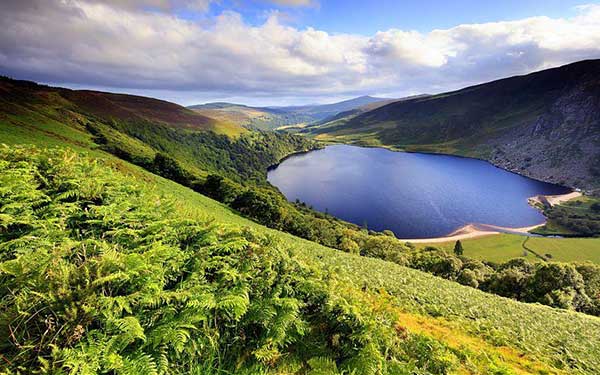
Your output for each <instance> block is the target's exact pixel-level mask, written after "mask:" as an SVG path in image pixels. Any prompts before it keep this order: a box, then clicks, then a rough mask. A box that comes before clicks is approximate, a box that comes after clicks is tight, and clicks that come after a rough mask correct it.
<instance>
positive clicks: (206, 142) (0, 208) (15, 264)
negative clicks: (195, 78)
mask: <svg viewBox="0 0 600 375" xmlns="http://www.w3.org/2000/svg"><path fill="white" fill-rule="evenodd" d="M1 83H2V86H1V87H2V91H0V100H2V105H3V106H2V111H0V143H3V144H5V145H6V146H2V147H1V148H0V170H1V171H2V173H1V174H0V291H1V293H2V296H1V298H0V300H1V301H2V302H0V337H2V340H1V341H0V354H1V357H0V372H12V373H31V372H33V371H34V370H39V371H38V372H47V373H116V374H134V373H139V374H148V373H157V374H163V373H165V374H167V373H197V374H211V373H214V374H231V373H241V374H244V373H246V374H261V373H263V374H268V373H272V374H350V373H355V374H447V373H448V374H450V373H461V374H464V373H467V374H478V373H496V374H527V373H534V374H562V373H589V374H593V373H597V372H598V371H600V362H599V360H598V358H600V340H598V337H600V335H599V334H600V319H598V318H597V317H594V316H592V315H586V314H582V313H578V312H575V311H573V310H575V309H576V310H579V311H585V312H587V313H588V314H596V315H597V314H598V311H597V310H598V308H599V307H600V282H598V280H597V278H598V277H597V275H599V274H600V273H599V272H597V271H598V270H597V269H596V268H594V266H593V265H591V264H577V265H567V264H561V263H556V264H550V263H548V264H546V263H543V264H541V265H534V266H530V265H528V264H526V263H518V264H515V263H507V264H504V265H499V266H494V265H488V264H484V263H482V262H477V261H475V260H473V259H470V258H465V257H459V256H454V255H451V254H447V253H446V252H444V251H443V250H439V249H426V250H420V249H413V248H410V247H408V246H405V245H403V244H401V243H400V242H399V241H398V240H396V239H395V238H393V237H392V236H390V235H389V234H382V233H374V232H369V231H366V230H362V229H361V228H358V227H356V226H352V225H350V224H347V223H343V222H341V221H339V220H336V219H334V218H332V217H329V216H327V215H320V214H317V213H315V212H313V211H312V210H310V209H308V208H306V207H304V206H303V205H302V204H300V203H298V204H291V203H287V202H285V200H284V199H283V198H282V197H281V195H280V194H279V193H277V192H276V191H275V190H274V189H272V188H270V187H268V186H267V185H265V181H264V175H265V171H266V168H267V166H268V165H270V164H273V163H275V162H277V161H278V160H279V159H280V158H281V157H283V156H285V155H287V154H289V153H292V152H296V151H301V150H305V149H308V148H311V147H315V145H314V144H313V143H312V142H310V141H307V140H305V139H303V138H300V137H297V136H292V135H284V134H276V133H262V132H247V133H243V134H242V133H240V134H237V135H229V136H228V135H224V134H218V130H216V129H214V128H211V126H213V125H210V124H212V123H210V122H209V123H208V124H209V125H207V124H206V123H203V125H202V127H201V126H200V122H198V123H196V122H194V121H200V120H198V119H196V118H195V117H193V116H196V115H195V114H190V113H188V112H187V111H185V110H182V109H181V107H179V106H175V105H166V104H165V105H163V106H158V107H157V108H153V107H152V106H153V105H154V104H152V103H154V102H152V99H148V98H138V97H133V98H123V97H119V99H118V100H117V99H115V98H114V97H113V96H112V94H104V93H95V94H94V95H98V96H100V97H106V98H108V99H107V100H109V99H110V100H109V101H110V103H113V104H115V103H116V104H119V107H122V108H126V109H127V110H128V111H130V112H131V111H132V112H133V113H134V114H133V115H131V114H129V112H127V111H125V110H120V109H119V110H116V109H115V110H112V109H111V110H110V111H109V110H107V109H106V108H105V107H104V106H95V103H97V102H96V101H91V102H90V103H87V102H85V101H84V100H83V99H81V98H79V97H78V93H79V92H77V91H75V92H71V91H70V90H64V89H57V88H48V87H45V86H38V85H35V84H32V83H26V82H17V81H11V80H2V82H1ZM82 95H83V96H84V97H87V96H88V93H87V92H84V93H83V94H82ZM74 97H75V98H74ZM132 101H133V103H140V102H141V103H145V104H142V106H143V107H145V106H146V105H147V106H148V108H145V109H141V108H140V111H141V112H140V113H141V114H136V112H137V111H136V110H135V109H133V107H131V106H132V105H133V104H131V103H132ZM82 103H84V104H82ZM85 103H87V104H85ZM101 103H104V102H103V101H101ZM116 104H115V105H116ZM157 105H158V104H157ZM90 106H91V107H90ZM173 106H174V107H173ZM110 108H113V107H112V105H111V106H110ZM161 109H162V110H161ZM122 111H125V112H122ZM157 111H158V112H160V113H157ZM181 111H183V112H181ZM172 112H174V113H172ZM150 113H151V114H152V115H150ZM177 113H179V114H177ZM181 113H183V114H184V115H182V116H192V117H191V118H193V119H194V120H191V119H190V118H188V117H185V118H186V120H185V121H183V120H180V115H181ZM202 119H204V118H202ZM202 121H205V120H202ZM190 123H191V124H192V125H193V126H192V125H190ZM186 124H187V125H186ZM215 126H216V125H215ZM18 145H35V146H36V147H37V148H36V147H32V146H25V147H21V146H18ZM47 147H51V148H54V147H59V149H52V150H48V149H46V148H47ZM84 154H85V155H84ZM159 175H161V176H164V177H166V178H163V177H160V176H159ZM177 182H180V183H177ZM208 182H211V183H212V184H209V183H208ZM184 185H187V186H184ZM209 188H210V189H209ZM194 190H197V191H202V192H205V193H206V194H212V195H214V196H216V197H218V198H219V199H222V200H223V201H224V202H225V204H222V203H219V202H217V201H215V200H212V199H210V198H208V197H206V196H205V195H202V194H199V193H198V192H197V191H194ZM232 195H233V196H232ZM265 202H266V203H268V204H265ZM241 214H244V215H246V216H247V217H249V218H252V219H253V220H249V219H248V218H244V217H242V216H241ZM261 223H262V224H265V225H266V226H265V225H261ZM267 226H271V227H272V228H267ZM280 230H285V231H288V232H291V233H295V234H297V235H298V236H302V237H305V238H308V239H311V240H312V241H309V240H306V239H303V238H299V237H296V236H294V235H292V234H289V233H284V232H283V231H280ZM317 242H320V243H321V244H326V245H328V246H327V247H326V246H322V245H320V244H319V243H317ZM465 247H467V246H465ZM334 248H335V249H334ZM340 250H343V251H340ZM467 251H468V250H467ZM375 258H379V259H375ZM403 265H406V266H410V267H411V268H408V267H405V266H403ZM492 266H493V267H496V268H493V267H492ZM415 268H416V269H415ZM525 271H526V272H527V273H525ZM426 272H427V273H426ZM431 274H434V275H438V276H434V275H431ZM514 275H517V276H519V277H522V278H521V279H519V280H520V282H521V286H522V287H523V290H522V293H523V294H522V295H517V294H514V295H510V297H512V298H514V299H521V300H526V301H529V302H539V303H544V304H547V305H551V306H555V307H561V308H562V309H558V308H554V307H548V306H542V305H540V304H536V303H529V304H525V303H521V302H517V301H515V300H514V299H507V298H503V297H500V296H496V295H493V294H488V293H485V292H483V291H481V290H477V289H476V288H477V287H479V288H480V289H483V290H489V291H491V292H493V293H496V294H501V295H507V294H506V293H504V291H503V288H506V286H507V285H513V284H510V283H512V282H513V276H514ZM444 278H447V279H449V280H444ZM460 283H463V284H466V285H470V286H466V285H465V286H463V285H460ZM509 291H513V288H510V289H509Z"/></svg>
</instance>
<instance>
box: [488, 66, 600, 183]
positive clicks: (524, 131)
mask: <svg viewBox="0 0 600 375" xmlns="http://www.w3.org/2000/svg"><path fill="white" fill-rule="evenodd" d="M486 146H488V147H489V146H491V149H492V151H491V154H490V155H489V160H490V161H491V162H492V163H494V164H495V165H497V166H499V167H501V168H504V169H508V170H511V171H514V172H517V173H520V174H523V175H526V176H529V177H533V178H536V179H539V180H544V181H548V182H553V183H559V184H562V185H567V186H571V187H575V188H581V189H583V190H587V191H588V192H592V193H595V194H598V193H600V78H599V79H598V80H596V81H592V82H586V83H585V84H584V85H578V86H576V87H574V88H571V89H569V90H566V91H565V92H564V93H563V94H562V95H561V96H560V97H559V98H558V99H557V100H555V101H554V103H552V104H551V106H550V108H549V110H548V111H547V112H545V113H544V114H542V115H540V116H538V117H537V118H536V119H535V120H534V121H532V122H530V123H524V124H522V125H521V126H517V127H514V128H513V129H512V130H511V131H509V132H507V133H506V134H504V135H502V136H501V137H499V138H497V139H493V140H491V141H489V142H488V144H487V145H486Z"/></svg>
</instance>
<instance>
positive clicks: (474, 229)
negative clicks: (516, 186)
mask: <svg viewBox="0 0 600 375" xmlns="http://www.w3.org/2000/svg"><path fill="white" fill-rule="evenodd" d="M581 195H582V194H581V193H580V192H578V191H574V192H571V193H567V194H561V195H537V196H535V197H531V198H529V203H530V204H531V205H535V203H540V204H548V205H550V206H554V205H557V204H560V203H564V202H567V201H570V200H571V199H575V198H578V197H580V196H581ZM544 224H545V222H544V223H540V224H537V225H531V226H528V227H521V228H510V227H501V226H496V225H489V224H467V225H465V226H464V227H462V228H459V229H457V230H455V231H454V232H452V233H450V234H448V235H447V236H443V237H434V238H416V239H400V241H404V242H411V243H443V242H453V241H457V240H465V239H470V238H478V237H485V236H491V235H496V234H500V233H513V234H525V233H529V231H531V230H533V229H535V228H538V227H541V226H542V225H544Z"/></svg>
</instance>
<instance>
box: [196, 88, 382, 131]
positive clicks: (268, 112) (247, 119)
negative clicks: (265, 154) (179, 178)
mask: <svg viewBox="0 0 600 375" xmlns="http://www.w3.org/2000/svg"><path fill="white" fill-rule="evenodd" d="M387 101H389V99H383V98H375V97H371V96H361V97H358V98H354V99H350V100H345V101H342V102H337V103H332V104H315V105H305V106H288V107H250V106H246V105H243V104H234V103H224V102H215V103H206V104H199V105H193V106H190V107H188V108H189V109H191V110H193V111H195V112H197V113H199V114H202V115H204V116H207V117H211V118H214V119H217V120H220V121H223V122H226V123H231V124H237V125H240V126H245V127H252V128H256V129H261V130H273V129H276V128H280V127H286V126H305V125H308V124H311V123H313V122H315V121H321V120H323V119H325V118H327V117H330V116H333V115H336V114H337V113H339V112H345V111H350V110H353V109H356V108H359V107H363V106H367V105H369V104H373V103H380V102H387Z"/></svg>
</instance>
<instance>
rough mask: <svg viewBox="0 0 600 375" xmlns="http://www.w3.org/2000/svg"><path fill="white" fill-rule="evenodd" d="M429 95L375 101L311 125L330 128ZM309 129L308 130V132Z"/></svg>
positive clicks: (312, 126) (311, 126)
mask: <svg viewBox="0 0 600 375" xmlns="http://www.w3.org/2000/svg"><path fill="white" fill-rule="evenodd" d="M426 96H428V95H426V94H422V95H414V96H408V97H406V98H400V99H381V100H379V101H375V102H370V103H368V104H365V105H362V106H360V107H356V108H353V109H349V110H347V111H343V112H338V113H336V114H334V115H332V116H329V117H326V118H324V119H323V120H321V121H317V122H314V123H312V124H311V125H310V128H315V127H317V126H319V127H322V128H324V127H330V126H336V125H339V124H340V121H348V120H350V119H352V118H354V117H356V116H358V115H360V114H363V113H365V112H368V111H372V110H374V109H377V108H379V107H383V106H384V105H388V104H390V103H393V102H398V101H403V100H410V99H415V98H424V97H426ZM308 130H309V129H307V131H308Z"/></svg>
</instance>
